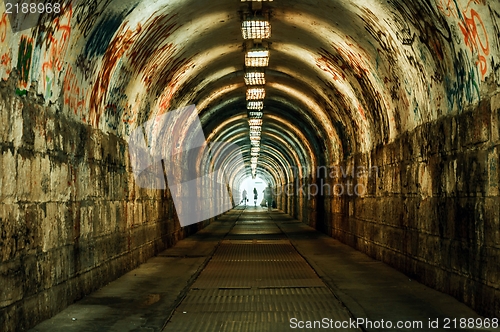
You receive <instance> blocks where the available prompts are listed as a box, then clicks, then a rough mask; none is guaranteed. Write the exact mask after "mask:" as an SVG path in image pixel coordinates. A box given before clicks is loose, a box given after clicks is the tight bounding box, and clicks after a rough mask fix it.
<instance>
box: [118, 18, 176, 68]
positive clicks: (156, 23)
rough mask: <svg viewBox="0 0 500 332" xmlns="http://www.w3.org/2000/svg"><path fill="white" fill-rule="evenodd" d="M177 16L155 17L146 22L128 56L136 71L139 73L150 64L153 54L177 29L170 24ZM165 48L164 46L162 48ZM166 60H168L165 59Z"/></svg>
mask: <svg viewBox="0 0 500 332" xmlns="http://www.w3.org/2000/svg"><path fill="white" fill-rule="evenodd" d="M176 17H177V15H172V16H164V15H163V16H162V15H160V16H157V17H154V18H153V19H151V20H150V21H148V22H146V24H145V29H144V33H143V34H142V35H141V36H140V37H139V38H138V39H137V42H136V43H135V44H134V47H133V48H131V49H130V51H129V53H128V56H129V57H130V62H131V63H133V64H134V65H135V66H136V68H135V69H136V71H137V72H141V71H142V70H143V69H144V68H146V66H147V65H148V63H150V62H151V59H152V57H153V54H158V50H159V49H161V48H162V47H158V46H159V45H162V44H163V43H164V42H165V40H167V38H168V37H170V36H171V35H172V33H174V32H175V30H176V29H177V24H176V23H175V22H172V21H173V20H174V19H175V18H176ZM164 47H165V46H164ZM164 60H167V61H168V59H165V58H164Z"/></svg>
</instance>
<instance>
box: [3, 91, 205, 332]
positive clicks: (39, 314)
mask: <svg viewBox="0 0 500 332" xmlns="http://www.w3.org/2000/svg"><path fill="white" fill-rule="evenodd" d="M12 89H13V84H12V81H7V82H5V81H3V82H0V116H1V122H2V125H1V126H0V188H1V191H0V249H1V250H0V285H2V286H1V287H0V326H1V327H2V330H3V331H20V330H24V329H26V328H29V327H31V326H33V324H35V323H36V322H39V321H40V320H42V319H46V318H48V317H50V316H52V315H54V314H55V313H57V312H59V311H60V310H62V309H64V308H65V307H66V306H67V305H68V304H71V303H73V302H74V301H75V300H77V299H80V298H82V297H83V296H84V295H86V294H89V293H91V292H92V291H95V290H96V289H98V288H99V287H101V286H102V285H105V284H106V283H108V282H110V281H112V280H114V279H116V278H118V277H119V276H121V275H122V274H123V273H125V272H127V271H129V270H130V269H132V268H134V267H136V266H138V265H139V264H140V263H142V262H144V261H146V259H148V258H149V257H151V256H153V255H154V254H156V253H158V252H160V251H161V250H163V249H165V248H166V247H168V246H169V245H172V244H174V243H175V242H176V241H177V240H178V239H179V238H183V237H184V236H185V234H187V233H188V232H189V230H188V229H181V228H180V226H179V223H178V221H177V222H176V219H175V218H176V217H175V212H174V210H173V206H172V202H171V200H170V199H169V197H168V196H167V194H168V193H167V192H165V191H159V190H145V189H141V188H138V187H137V186H136V185H135V184H134V181H133V175H132V173H131V169H130V167H129V165H128V152H127V146H126V144H125V142H124V141H123V140H122V139H120V138H118V137H116V136H115V135H113V134H104V133H102V132H101V131H99V130H96V129H93V128H92V127H90V126H88V125H85V124H82V123H78V122H74V121H72V120H69V119H68V118H67V117H66V116H64V115H63V114H60V113H58V112H56V111H55V110H54V109H53V108H51V107H46V106H44V105H41V104H40V103H39V100H38V98H37V97H34V96H33V95H31V94H29V95H27V96H24V97H19V96H16V95H15V94H12ZM196 227H197V226H195V227H193V229H194V228H196Z"/></svg>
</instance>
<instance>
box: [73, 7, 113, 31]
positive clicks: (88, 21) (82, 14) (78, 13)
mask: <svg viewBox="0 0 500 332" xmlns="http://www.w3.org/2000/svg"><path fill="white" fill-rule="evenodd" d="M111 1H112V0H105V1H101V3H99V1H98V0H90V1H82V2H80V3H79V4H78V6H77V7H76V8H75V18H76V22H77V23H78V24H79V26H80V31H81V32H82V33H83V36H84V37H85V38H87V37H88V36H89V33H90V32H91V31H92V30H93V29H94V28H95V26H96V22H97V20H98V18H99V17H102V15H103V12H104V10H105V9H106V8H107V7H108V6H109V4H110V3H111Z"/></svg>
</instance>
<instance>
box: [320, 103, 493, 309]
mask: <svg viewBox="0 0 500 332" xmlns="http://www.w3.org/2000/svg"><path fill="white" fill-rule="evenodd" d="M499 109H500V95H497V96H495V97H494V98H491V99H487V100H483V101H482V102H481V104H480V105H479V106H478V107H477V108H475V109H471V110H467V111H464V112H462V113H461V114H459V115H456V116H455V115H451V116H446V117H443V118H442V119H440V120H438V121H435V122H433V123H429V124H426V125H423V126H420V127H417V128H416V129H415V130H414V131H411V132H408V133H406V134H404V135H402V136H401V138H399V139H397V140H395V141H394V142H392V143H390V144H387V145H385V146H380V147H379V148H377V149H375V150H374V151H372V152H371V153H369V154H363V155H356V156H354V157H353V158H350V159H349V160H348V161H347V162H346V163H345V164H343V167H345V168H346V169H351V167H358V166H360V165H361V166H364V165H372V166H376V167H377V169H378V171H374V172H371V173H367V174H362V175H358V173H357V171H356V173H355V175H354V177H352V174H351V172H349V173H350V174H351V175H349V176H346V177H343V176H340V177H339V178H336V179H335V180H332V181H331V183H332V185H333V183H337V184H339V185H340V184H342V185H345V186H347V184H348V182H350V183H351V184H361V185H362V188H364V189H363V192H361V195H359V196H357V195H352V196H349V195H347V194H345V195H343V196H340V195H332V196H330V197H328V198H327V199H326V201H325V207H326V211H328V212H327V213H326V215H327V218H326V220H327V222H326V223H324V224H323V223H322V224H321V227H322V228H325V231H326V232H327V233H328V234H331V235H332V236H333V237H334V238H337V239H340V240H341V241H342V242H344V243H347V244H349V245H351V246H353V247H354V248H356V249H358V250H360V251H362V252H364V253H367V254H368V255H370V256H371V257H374V258H376V259H379V260H382V261H383V262H386V263H388V264H390V265H391V266H394V267H396V268H397V269H399V270H401V271H403V272H404V273H406V274H407V275H408V276H409V277H410V278H412V279H416V280H419V281H421V282H423V283H424V284H426V285H429V286H431V287H433V288H436V289H438V290H441V291H443V292H446V293H448V294H451V295H453V296H455V297H456V298H458V299H459V300H461V301H463V302H465V303H467V304H468V305H470V306H471V307H473V308H475V309H476V310H477V311H478V312H480V313H482V314H484V315H486V316H492V317H499V316H500V280H499V276H500V274H499V273H498V271H499V267H500V224H499V222H500V210H499V208H500V200H499V196H498V192H499V170H500V164H499V143H500V141H499V134H498V124H499V118H498V114H499ZM356 169H357V168H356Z"/></svg>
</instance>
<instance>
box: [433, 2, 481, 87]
mask: <svg viewBox="0 0 500 332" xmlns="http://www.w3.org/2000/svg"><path fill="white" fill-rule="evenodd" d="M471 3H475V4H477V5H485V4H486V3H485V1H484V0H468V2H467V6H466V7H465V9H460V8H459V4H458V3H457V2H456V1H452V0H447V3H446V4H444V3H443V0H439V3H438V6H437V7H438V9H439V10H440V11H441V12H442V13H443V14H444V15H445V16H447V17H453V18H455V19H457V20H458V27H459V28H460V31H461V32H462V35H463V38H464V43H465V46H467V48H468V49H469V50H470V51H471V53H472V54H473V55H474V54H477V58H478V60H477V61H476V66H479V69H480V71H481V75H482V77H483V78H484V77H485V75H486V73H487V71H488V60H487V59H486V57H487V56H488V55H489V54H490V43H489V39H488V32H487V30H486V26H485V25H484V22H483V20H482V19H481V16H480V15H479V13H478V12H477V11H476V10H474V9H472V8H469V7H470V5H471Z"/></svg>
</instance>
